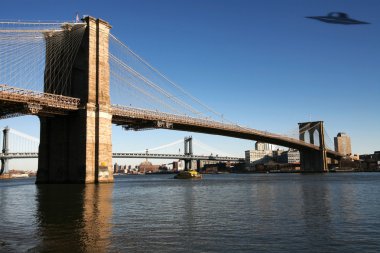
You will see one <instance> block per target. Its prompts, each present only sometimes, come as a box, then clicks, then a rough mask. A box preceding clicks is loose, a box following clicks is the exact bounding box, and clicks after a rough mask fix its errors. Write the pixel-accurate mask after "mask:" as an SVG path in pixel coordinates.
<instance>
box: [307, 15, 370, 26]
mask: <svg viewBox="0 0 380 253" xmlns="http://www.w3.org/2000/svg"><path fill="white" fill-rule="evenodd" d="M306 18H311V19H316V20H319V21H322V22H325V23H330V24H342V25H364V24H370V23H367V22H364V21H360V20H356V19H352V18H350V17H349V16H348V15H347V14H346V13H344V12H330V13H329V14H327V16H315V17H306Z"/></svg>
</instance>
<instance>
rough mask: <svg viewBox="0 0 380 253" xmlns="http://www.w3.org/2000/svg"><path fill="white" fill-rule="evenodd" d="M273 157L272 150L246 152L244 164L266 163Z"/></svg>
mask: <svg viewBox="0 0 380 253" xmlns="http://www.w3.org/2000/svg"><path fill="white" fill-rule="evenodd" d="M272 157H273V152H272V150H246V151H245V162H246V164H258V163H267V162H269V161H270V160H271V159H272Z"/></svg>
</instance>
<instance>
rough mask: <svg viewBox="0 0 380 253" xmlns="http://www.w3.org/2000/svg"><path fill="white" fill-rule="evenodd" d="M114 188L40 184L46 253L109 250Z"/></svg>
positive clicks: (40, 216)
mask: <svg viewBox="0 0 380 253" xmlns="http://www.w3.org/2000/svg"><path fill="white" fill-rule="evenodd" d="M112 191H113V185H112V184H106V185H37V194H36V202H37V212H36V220H37V226H38V234H39V237H40V240H41V241H40V243H39V245H38V246H37V247H36V249H35V250H37V251H43V252H46V251H48V252H70V251H72V252H77V251H78V250H79V251H82V252H104V251H106V249H107V248H108V247H109V240H110V233H111V227H110V224H111V222H110V220H111V216H112V201H111V197H112Z"/></svg>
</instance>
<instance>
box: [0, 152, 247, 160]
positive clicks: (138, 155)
mask: <svg viewBox="0 0 380 253" xmlns="http://www.w3.org/2000/svg"><path fill="white" fill-rule="evenodd" d="M112 157H113V158H150V159H178V160H213V161H229V162H243V161H244V158H239V157H229V156H211V155H210V156H203V155H180V154H149V153H148V154H147V153H112ZM28 158H38V153H35V152H25V153H21V152H19V153H7V154H4V153H0V159H28Z"/></svg>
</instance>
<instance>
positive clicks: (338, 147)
mask: <svg viewBox="0 0 380 253" xmlns="http://www.w3.org/2000/svg"><path fill="white" fill-rule="evenodd" d="M334 146H335V151H336V152H339V153H342V154H344V155H351V154H352V151H351V138H350V136H348V135H347V134H346V133H338V135H337V136H336V137H335V138H334Z"/></svg>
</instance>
